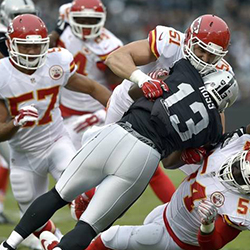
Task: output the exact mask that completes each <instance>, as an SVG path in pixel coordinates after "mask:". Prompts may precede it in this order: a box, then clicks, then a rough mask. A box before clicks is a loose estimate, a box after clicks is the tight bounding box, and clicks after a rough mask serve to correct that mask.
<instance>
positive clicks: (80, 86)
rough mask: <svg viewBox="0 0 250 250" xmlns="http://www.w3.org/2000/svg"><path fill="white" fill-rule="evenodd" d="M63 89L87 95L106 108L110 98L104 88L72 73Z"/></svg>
mask: <svg viewBox="0 0 250 250" xmlns="http://www.w3.org/2000/svg"><path fill="white" fill-rule="evenodd" d="M65 88H67V89H69V90H72V91H76V92H81V93H84V94H89V95H91V96H92V97H93V98H94V99H96V100H97V101H99V102H100V103H101V104H102V105H103V106H106V104H107V102H108V100H109V97H110V96H111V92H110V91H109V90H108V89H107V88H106V87H104V86H102V85H101V84H99V83H97V82H96V81H94V80H92V79H89V78H88V77H86V76H83V75H80V74H78V73H74V74H73V75H72V76H71V77H70V78H69V80H68V83H67V85H66V86H65Z"/></svg>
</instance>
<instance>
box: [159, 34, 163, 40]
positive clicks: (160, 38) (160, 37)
mask: <svg viewBox="0 0 250 250" xmlns="http://www.w3.org/2000/svg"><path fill="white" fill-rule="evenodd" d="M162 35H163V32H162V33H161V34H160V36H159V41H161V40H162Z"/></svg>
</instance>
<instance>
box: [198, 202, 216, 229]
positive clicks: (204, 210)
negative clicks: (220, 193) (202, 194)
mask: <svg viewBox="0 0 250 250" xmlns="http://www.w3.org/2000/svg"><path fill="white" fill-rule="evenodd" d="M198 213H199V215H200V217H201V227H200V229H201V231H202V232H203V233H211V232H212V231H213V230H214V222H215V220H216V217H217V214H218V210H217V208H216V206H215V205H214V204H213V203H212V202H211V201H209V200H202V201H201V202H200V204H199V206H198Z"/></svg>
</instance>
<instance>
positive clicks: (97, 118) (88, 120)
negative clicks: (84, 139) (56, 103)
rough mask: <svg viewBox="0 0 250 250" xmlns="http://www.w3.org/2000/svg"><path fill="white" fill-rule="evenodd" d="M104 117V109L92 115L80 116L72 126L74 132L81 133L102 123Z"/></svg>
mask: <svg viewBox="0 0 250 250" xmlns="http://www.w3.org/2000/svg"><path fill="white" fill-rule="evenodd" d="M105 117H106V111H105V110H104V109H101V110H98V111H96V112H95V113H93V114H86V115H81V116H79V117H78V118H77V120H76V121H75V122H74V124H73V127H74V131H75V132H76V133H81V132H84V131H85V130H86V129H88V128H89V127H91V126H93V125H99V124H101V123H104V121H105Z"/></svg>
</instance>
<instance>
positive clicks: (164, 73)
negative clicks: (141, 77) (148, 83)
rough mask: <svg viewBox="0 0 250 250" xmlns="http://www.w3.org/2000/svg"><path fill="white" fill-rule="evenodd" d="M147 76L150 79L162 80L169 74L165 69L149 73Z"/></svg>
mask: <svg viewBox="0 0 250 250" xmlns="http://www.w3.org/2000/svg"><path fill="white" fill-rule="evenodd" d="M148 75H149V76H150V77H151V78H152V79H162V80H163V79H164V78H165V77H166V76H168V75H169V72H168V71H167V70H166V69H157V70H154V71H152V72H150V73H148Z"/></svg>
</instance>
